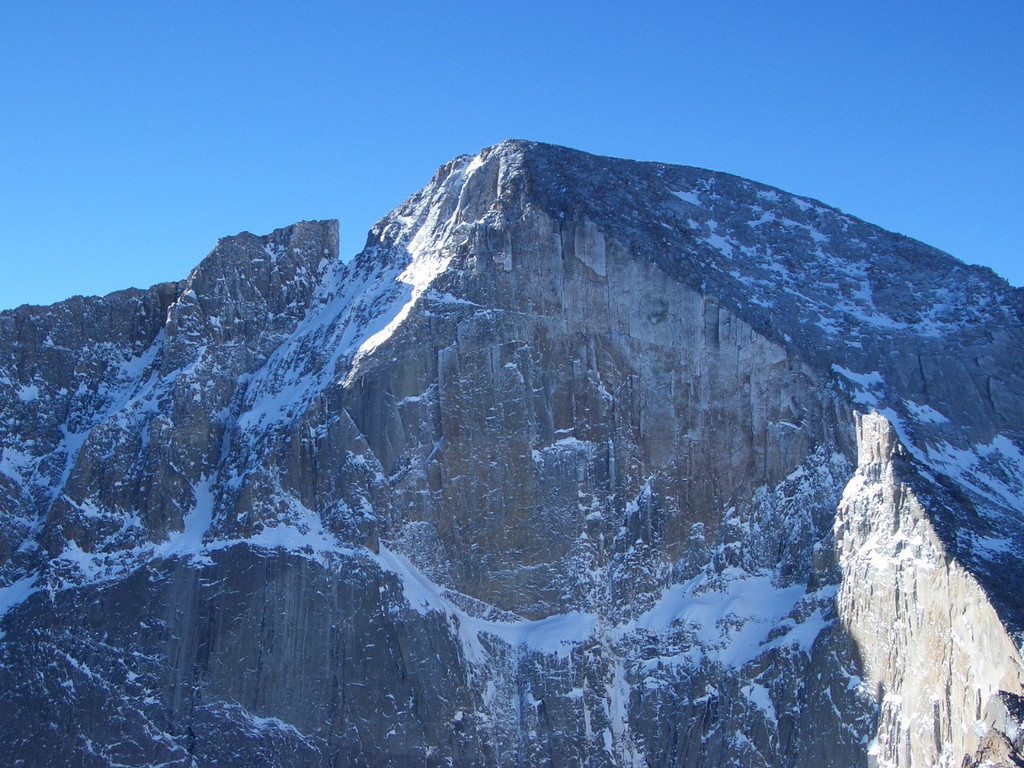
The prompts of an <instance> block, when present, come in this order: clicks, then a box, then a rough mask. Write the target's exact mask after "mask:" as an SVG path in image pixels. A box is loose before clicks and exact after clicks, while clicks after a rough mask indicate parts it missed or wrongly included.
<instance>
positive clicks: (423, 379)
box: [0, 142, 1024, 767]
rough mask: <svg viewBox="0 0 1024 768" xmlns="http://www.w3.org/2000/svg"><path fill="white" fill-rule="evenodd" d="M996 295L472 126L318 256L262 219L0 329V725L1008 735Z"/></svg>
mask: <svg viewBox="0 0 1024 768" xmlns="http://www.w3.org/2000/svg"><path fill="white" fill-rule="evenodd" d="M1022 306H1024V301H1022V299H1021V295H1020V291H1018V290H1016V289H1013V288H1010V287H1009V286H1008V285H1007V284H1006V283H1005V282H1003V281H1001V280H999V279H998V278H997V277H995V276H994V275H992V274H991V273H989V272H987V271H985V270H981V269H977V268H970V267H966V266H965V265H963V264H961V263H959V262H957V261H956V260H955V259H952V258H951V257H949V256H947V255H945V254H942V253H940V252H937V251H935V250H933V249H930V248H928V247H927V246H924V245H922V244H920V243H916V242H913V241H909V240H907V239H906V238H902V237H900V236H897V235H893V234H891V233H887V232H884V231H882V230H879V229H877V228H875V227H872V226H871V225H868V224H865V223H864V222H860V221H858V220H856V219H854V218H852V217H849V216H846V215H844V214H842V213H840V212H838V211H836V210H834V209H831V208H828V207H827V206H824V205H822V204H820V203H817V202H816V201H812V200H806V199H803V198H798V197H794V196H792V195H788V194H786V193H783V192H781V191H779V190H775V189H772V188H769V187H765V186H762V185H758V184H755V183H753V182H748V181H745V180H742V179H737V178H735V177H731V176H727V175H724V174H716V173H712V172H708V171H702V170H699V169H693V168H683V167H674V166H665V165H659V164H650V163H633V162H629V161H620V160H613V159H609V158H595V157H592V156H589V155H584V154H582V153H576V152H572V151H571V150H564V149H560V148H557V147H550V146H545V145H537V144H530V143H526V142H506V143H504V144H501V145H498V146H497V147H494V148H491V149H488V150H484V151H483V152H481V153H480V154H479V155H477V156H475V157H463V158H458V159H456V160H454V161H452V163H449V164H448V165H446V166H444V167H442V168H441V169H439V171H438V173H437V175H436V176H435V177H434V179H433V180H432V181H431V182H430V184H429V185H428V186H427V187H425V188H424V189H423V190H422V191H421V192H419V193H417V194H416V195H414V196H413V197H412V198H410V200H409V201H407V202H406V203H405V204H404V205H403V206H401V207H400V208H398V209H397V210H396V211H394V212H393V213H391V214H389V215H388V216H387V217H385V218H384V219H382V220H381V221H380V222H379V223H378V224H377V225H376V227H375V228H374V229H373V230H372V231H371V232H370V236H369V239H368V242H367V247H366V249H365V250H364V251H363V252H362V253H361V254H360V255H359V256H357V257H356V258H355V259H354V260H353V261H351V262H350V263H348V264H343V263H342V262H341V261H340V260H339V258H338V253H337V236H336V225H335V223H334V222H303V223H300V224H296V225H294V226H292V227H289V228H287V229H283V230H279V231H277V232H274V233H272V234H271V235H268V236H266V237H255V236H252V235H249V234H243V235H239V236H238V237H236V238H228V239H225V240H222V241H221V242H220V243H219V244H218V246H217V248H216V249H215V250H214V251H213V252H212V253H211V254H210V256H209V257H207V259H206V260H205V261H203V262H202V264H200V266H199V267H197V268H196V270H194V271H193V273H192V275H190V276H189V278H188V279H187V280H186V281H184V282H182V283H177V284H168V285H163V286H157V287H154V288H152V289H150V290H148V291H128V292H123V293H120V294H113V295H111V296H108V297H104V298H91V299H81V298H77V299H72V300H70V301H69V302H65V303H63V304H59V305H55V306H54V307H49V308H38V307H22V308H20V309H18V310H14V311H12V312H6V313H0V447H2V449H3V453H2V454H0V524H2V526H0V566H2V568H3V570H2V571H0V578H2V579H3V581H2V582H0V622H2V623H0V632H2V633H3V634H2V635H0V699H2V700H3V706H2V707H0V712H2V714H0V740H2V741H3V743H5V744H7V745H9V755H10V757H11V760H12V761H13V762H14V764H17V761H22V763H23V764H36V765H38V764H54V765H56V764H62V765H63V764H67V763H72V764H81V765H92V764H96V765H105V764H110V763H115V762H116V763H120V764H128V765H149V764H167V765H181V766H190V765H193V764H203V765H205V764H231V765H234V764H253V765H311V766H312V765H316V766H320V765H332V766H361V765H393V766H406V765H430V766H433V765H438V766H441V765H458V766H463V765H464V766H488V765H490V766H513V765H524V766H525V765H530V766H532V765H538V766H539V765H556V766H557V765H570V764H571V765H586V766H606V765H608V766H611V765H614V766H638V765H645V766H683V765H686V766H719V765H744V766H780V767H781V766H808V767H810V766H821V765H836V766H856V765H863V766H867V765H885V766H917V765H943V766H954V765H955V766H959V765H961V763H962V762H963V761H968V762H969V761H972V760H973V761H974V763H973V764H977V765H981V764H983V762H984V761H985V760H990V761H991V760H995V759H997V757H998V759H1005V760H1010V759H1016V758H1015V757H1013V756H1014V755H1016V754H1017V753H1016V752H1014V751H1013V750H1014V749H1016V747H1015V746H1014V744H1015V743H1016V742H1015V741H1014V739H1016V738H1017V734H1018V730H1015V728H1016V727H1017V726H1014V724H1013V723H1014V722H1015V721H1014V720H1013V717H1012V716H1011V715H1007V714H1005V713H1006V712H1009V713H1011V714H1012V712H1015V711H1016V710H1015V709H1013V707H1012V706H1011V705H1012V703H1013V702H1014V701H1016V699H1014V698H1013V697H1014V696H1020V695H1021V694H1022V691H1021V678H1020V654H1019V650H1018V648H1019V640H1020V631H1021V629H1022V626H1021V620H1020V619H1021V616H1022V615H1024V614H1022V608H1021V601H1020V598H1019V596H1018V592H1019V589H1018V587H1017V583H1018V579H1019V575H1018V573H1019V564H1018V563H1019V560H1018V557H1019V553H1021V552H1024V520H1022V518H1021V516H1020V511H1021V509H1024V498H1022V493H1024V452H1022V450H1021V440H1022V437H1024V413H1022V407H1021V404H1022V394H1024V379H1022V376H1024V373H1022V372H1021V370H1020V369H1019V367H1018V366H1017V365H1015V364H1014V362H1013V361H1014V360H1015V359H1016V358H1015V356H1014V355H1015V354H1016V353H1019V350H1020V349H1024V322H1022V320H1021V316H1020V312H1021V307H1022ZM1018 356H1019V355H1018ZM1000 702H1002V704H1000ZM1006 702H1010V703H1009V704H1007V703H1006ZM1000 706H1002V709H999V707H1000ZM1004 710H1005V712H1004ZM1011 711H1012V712H1011ZM1000 713H1004V714H1000ZM58 755H59V758H58V757H57V756H58Z"/></svg>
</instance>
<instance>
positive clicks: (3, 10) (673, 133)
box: [0, 0, 1024, 308]
mask: <svg viewBox="0 0 1024 768" xmlns="http://www.w3.org/2000/svg"><path fill="white" fill-rule="evenodd" d="M513 137H515V138H528V139H535V140H539V141H548V142H553V143H557V144H565V145H568V146H572V147H576V148H578V149H583V150H587V151H590V152H595V153H599V154H609V155H616V156H620V157H631V158H636V159H646V160H661V161H665V162H672V163H681V164H687V165H697V166H703V167H707V168H713V169H716V170H723V171H729V172H731V173H736V174H739V175H741V176H746V177H749V178H753V179H757V180H758V181H762V182H765V183H768V184H773V185H775V186H779V187H782V188H783V189H786V190H789V191H791V192H796V193H799V194H803V195H809V196H811V197H816V198H818V199H820V200H823V201H824V202H827V203H829V204H832V205H836V206H838V207H840V208H842V209H843V210H845V211H847V212H848V213H852V214H854V215H857V216H860V217H861V218H864V219H867V220H869V221H872V222H874V223H877V224H880V225H882V226H884V227H887V228H889V229H893V230H896V231H899V232H903V233H904V234H908V235H911V236H913V237H916V238H918V239H921V240H924V241H925V242H928V243H931V244H932V245H935V246H938V247H939V248H942V249H943V250H946V251H949V252H951V253H953V254H954V255H956V256H958V257H960V258H962V259H964V260H965V261H968V262H973V263H982V264H986V265H989V266H991V267H993V268H994V269H995V270H996V271H997V272H999V273H1000V274H1002V275H1003V276H1004V277H1006V278H1008V279H1009V280H1010V281H1011V282H1012V283H1014V284H1015V285H1022V284H1024V2H1021V0H1003V1H1001V2H1000V1H992V2H986V1H985V0H981V1H979V2H977V3H964V2H950V1H947V0H933V1H932V2H917V1H916V0H901V1H900V2H892V1H891V0H886V1H885V2H875V1H873V0H861V1H859V2H843V3H840V2H823V1H822V0H814V1H813V2H811V1H809V0H808V1H806V2H804V1H800V0H793V1H790V0H764V1H754V0H750V1H747V0H728V1H723V0H716V1H714V2H712V1H710V0H709V1H707V2H689V1H687V0H677V1H676V2H665V3H660V2H637V3H633V4H625V3H620V2H615V3H611V2H588V3H583V2H562V3H540V2H536V3H533V2H511V1H507V2H502V3H491V2H462V1H461V0H455V1H449V2H445V3H440V2H429V3H428V2H422V3H418V2H417V3H414V2H404V3H402V2H380V3H367V2H359V3H356V2H345V1H344V0H342V1H341V2H319V3H318V2H306V3H283V2H258V3H257V2H203V3H199V2H176V1H175V2H167V3H148V2H117V1H116V0H102V2H100V1H95V0H79V1H77V2H70V1H69V2H50V1H48V0H31V1H25V0H2V2H0V308H3V307H11V306H15V305H17V304H20V303H24V302H32V303H49V302H52V301H56V300H59V299H61V298H65V297H67V296H70V295H72V294H75V293H85V294H94V293H106V292H109V291H112V290H116V289H118V288H123V287H128V286H139V287H144V286H148V285H150V284H152V283H155V282H159V281H163V280H173V279H180V278H183V277H185V276H186V275H187V274H188V272H189V270H190V269H191V268H192V267H193V266H194V265H195V264H196V263H198V262H199V260H200V259H202V257H203V256H204V255H205V254H206V253H207V252H208V251H209V250H210V249H211V248H212V247H213V245H214V244H215V243H216V240H217V238H218V237H220V236H222V235H229V234H235V233H237V232H239V231H242V230H249V231H252V232H257V233H265V232H268V231H270V230H272V229H274V228H276V227H280V226H284V225H287V224H290V223H292V222H293V221H296V220H300V219H313V218H338V219H340V220H341V227H342V245H343V252H344V254H345V255H346V256H350V255H353V254H354V253H356V252H357V251H358V250H359V249H360V248H361V247H362V244H363V241H364V238H365V233H366V231H367V230H368V229H369V228H370V226H371V225H372V224H373V222H374V221H375V220H376V219H377V218H379V217H380V216H382V215H384V214H385V213H387V211H388V210H390V209H391V208H392V207H394V206H395V205H397V204H398V203H399V202H401V201H402V200H403V199H404V198H405V197H406V196H407V195H409V194H410V193H412V192H413V191H415V190H416V189H418V188H419V187H420V186H422V185H423V184H424V183H426V182H427V181H428V180H429V178H430V176H431V174H432V173H433V171H434V169H435V168H436V167H437V166H438V165H440V164H441V163H443V162H446V161H447V160H449V159H451V158H452V157H454V156H455V155H458V154H463V153H469V152H476V151H477V150H478V149H480V148H481V147H483V146H487V145H489V144H493V143H496V142H498V141H500V140H502V139H505V138H513Z"/></svg>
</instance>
